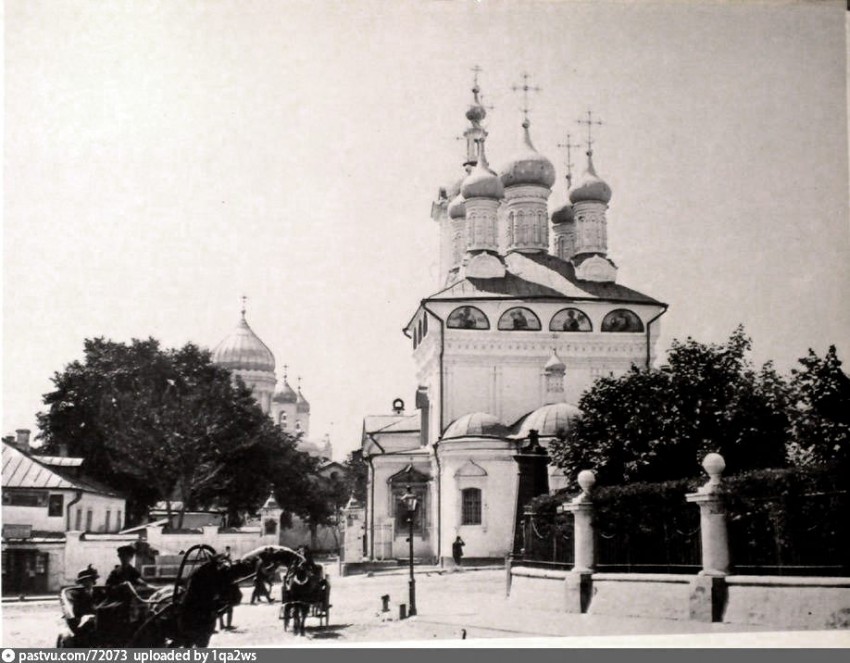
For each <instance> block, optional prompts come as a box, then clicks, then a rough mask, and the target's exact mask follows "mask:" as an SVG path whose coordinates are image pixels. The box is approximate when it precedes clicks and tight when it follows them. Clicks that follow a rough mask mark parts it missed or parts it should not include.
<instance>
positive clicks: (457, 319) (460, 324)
mask: <svg viewBox="0 0 850 663" xmlns="http://www.w3.org/2000/svg"><path fill="white" fill-rule="evenodd" d="M446 326H447V327H448V328H449V329H490V321H489V320H488V319H487V316H486V315H484V314H483V313H482V312H481V311H480V310H479V309H477V308H475V307H474V306H461V307H460V308H456V309H455V310H454V311H452V313H451V315H450V316H449V319H448V320H447V321H446Z"/></svg>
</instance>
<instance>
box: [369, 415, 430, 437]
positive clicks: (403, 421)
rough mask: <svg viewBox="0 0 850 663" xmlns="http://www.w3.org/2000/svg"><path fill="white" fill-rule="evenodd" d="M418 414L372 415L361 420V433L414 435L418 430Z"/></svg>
mask: <svg viewBox="0 0 850 663" xmlns="http://www.w3.org/2000/svg"><path fill="white" fill-rule="evenodd" d="M419 419H420V417H419V414H374V415H369V416H367V417H365V418H364V419H363V433H364V434H365V435H369V434H370V433H415V432H418V431H419V428H420V421H419Z"/></svg>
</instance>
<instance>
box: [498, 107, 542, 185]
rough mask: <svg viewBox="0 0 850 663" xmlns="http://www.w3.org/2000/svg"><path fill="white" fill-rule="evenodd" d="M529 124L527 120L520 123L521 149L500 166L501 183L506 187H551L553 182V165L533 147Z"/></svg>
mask: <svg viewBox="0 0 850 663" xmlns="http://www.w3.org/2000/svg"><path fill="white" fill-rule="evenodd" d="M529 126H530V125H529V122H528V120H526V121H525V122H523V123H522V129H523V141H522V143H523V145H522V149H521V150H520V151H519V153H518V154H516V155H515V156H514V157H513V158H511V160H510V161H508V163H506V164H505V165H504V167H503V168H502V172H501V178H502V184H503V185H504V186H506V187H509V186H519V185H522V184H533V185H536V186H545V187H547V188H551V187H552V185H553V184H554V183H555V166H553V165H552V162H551V161H549V159H547V158H546V157H544V156H543V155H542V154H540V152H538V151H537V150H536V149H535V148H534V145H533V144H532V143H531V135H530V134H529V133H528V127H529Z"/></svg>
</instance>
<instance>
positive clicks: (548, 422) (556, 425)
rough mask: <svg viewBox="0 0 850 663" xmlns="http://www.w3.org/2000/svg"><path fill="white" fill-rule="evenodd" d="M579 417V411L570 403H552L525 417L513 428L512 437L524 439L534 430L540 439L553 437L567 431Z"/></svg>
mask: <svg viewBox="0 0 850 663" xmlns="http://www.w3.org/2000/svg"><path fill="white" fill-rule="evenodd" d="M580 417H581V410H580V409H579V408H578V407H577V406H575V405H573V404H572V403H552V404H551V405H544V406H543V407H540V408H537V409H536V410H534V412H531V413H529V414H527V415H525V416H524V417H523V418H522V419H520V420H519V421H518V422H517V423H516V424H514V426H513V428H514V430H516V433H515V434H514V435H512V437H515V438H519V439H524V438H527V437H528V436H529V434H530V433H531V431H533V430H536V431H537V434H538V435H539V436H540V437H555V436H557V435H559V434H560V433H561V432H567V431H569V430H570V429H571V428H572V427H573V425H574V423H575V422H576V421H577V420H578V419H579V418H580Z"/></svg>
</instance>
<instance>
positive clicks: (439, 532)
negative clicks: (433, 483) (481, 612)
mask: <svg viewBox="0 0 850 663" xmlns="http://www.w3.org/2000/svg"><path fill="white" fill-rule="evenodd" d="M422 308H424V309H425V312H426V313H430V314H431V315H433V316H434V317H435V318H436V319H437V320H439V321H440V435H441V436H442V434H443V430H444V429H445V426H446V423H445V415H446V408H445V407H444V405H445V402H446V393H445V389H443V384H444V382H443V373H444V371H443V355H444V354H445V352H446V323H445V320H443V319H442V318H441V317H440V316H439V315H437V314H436V313H434V311H432V310H431V309H429V308H428V306H427V305H426V304H425V302H422ZM439 443H440V441H439V439H438V440H437V441H436V442H434V458H435V460H436V461H437V558H438V560H439V562H440V565H441V566H442V559H443V556H442V555H441V554H440V545H441V543H442V538H443V518H442V510H443V500H442V499H441V497H442V496H441V488H442V485H443V482H442V481H441V480H440V476H441V474H442V471H441V468H440V454H439V453H438V450H437V447H438V445H439Z"/></svg>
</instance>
